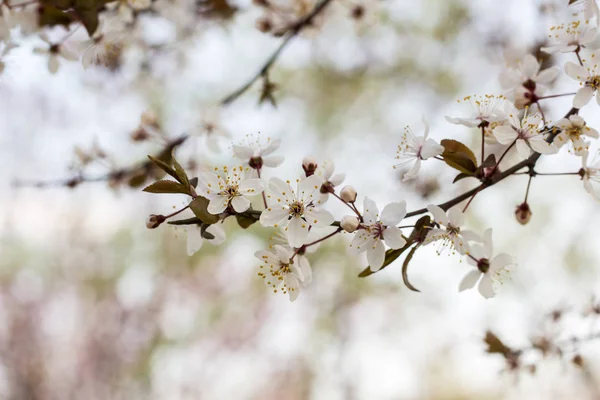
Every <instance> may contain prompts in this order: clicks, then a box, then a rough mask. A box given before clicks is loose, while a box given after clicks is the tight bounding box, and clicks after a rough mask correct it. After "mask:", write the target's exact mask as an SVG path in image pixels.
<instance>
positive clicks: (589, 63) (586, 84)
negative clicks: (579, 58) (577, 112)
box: [565, 54, 600, 109]
mask: <svg viewBox="0 0 600 400" xmlns="http://www.w3.org/2000/svg"><path fill="white" fill-rule="evenodd" d="M565 72H566V73H567V75H569V77H571V78H572V79H575V80H576V81H578V82H579V84H580V85H581V88H580V89H579V90H578V91H577V94H575V97H573V107H575V108H579V109H580V108H582V107H583V106H585V105H586V104H587V103H589V102H590V100H592V97H594V94H595V95H596V102H597V103H598V104H600V90H599V89H600V66H599V65H598V63H597V61H596V55H595V54H592V55H591V56H590V57H589V58H588V59H584V60H583V66H581V65H579V64H575V63H574V62H571V61H569V62H567V63H566V64H565Z"/></svg>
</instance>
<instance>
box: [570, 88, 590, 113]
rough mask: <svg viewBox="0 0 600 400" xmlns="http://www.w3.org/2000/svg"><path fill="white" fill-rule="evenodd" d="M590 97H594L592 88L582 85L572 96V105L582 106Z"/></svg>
mask: <svg viewBox="0 0 600 400" xmlns="http://www.w3.org/2000/svg"><path fill="white" fill-rule="evenodd" d="M592 97H594V89H592V88H591V87H589V86H584V87H582V88H581V89H579V90H578V91H577V94H576V95H575V97H573V107H575V108H582V107H583V106H585V105H586V104H587V103H589V102H590V100H591V99H592Z"/></svg>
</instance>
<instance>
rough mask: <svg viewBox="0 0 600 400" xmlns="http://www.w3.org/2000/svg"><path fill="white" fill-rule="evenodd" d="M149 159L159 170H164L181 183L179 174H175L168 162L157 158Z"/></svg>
mask: <svg viewBox="0 0 600 400" xmlns="http://www.w3.org/2000/svg"><path fill="white" fill-rule="evenodd" d="M148 158H149V159H150V161H152V162H153V163H154V165H156V166H157V167H158V168H160V169H162V170H163V171H165V172H166V173H167V174H169V175H171V176H172V177H173V178H175V179H177V180H178V181H179V178H178V177H177V172H175V170H174V169H173V168H172V167H171V166H170V165H169V164H168V163H166V162H164V161H163V160H161V159H159V158H156V157H152V156H148Z"/></svg>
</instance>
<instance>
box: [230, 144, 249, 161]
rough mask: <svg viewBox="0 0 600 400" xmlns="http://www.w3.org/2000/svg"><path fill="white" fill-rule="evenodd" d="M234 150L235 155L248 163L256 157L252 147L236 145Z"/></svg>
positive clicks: (233, 147)
mask: <svg viewBox="0 0 600 400" xmlns="http://www.w3.org/2000/svg"><path fill="white" fill-rule="evenodd" d="M232 149H233V155H234V156H235V157H237V158H239V159H240V160H244V161H248V160H250V159H251V158H252V157H254V150H253V149H252V148H251V147H248V146H242V145H238V144H234V145H233V146H232Z"/></svg>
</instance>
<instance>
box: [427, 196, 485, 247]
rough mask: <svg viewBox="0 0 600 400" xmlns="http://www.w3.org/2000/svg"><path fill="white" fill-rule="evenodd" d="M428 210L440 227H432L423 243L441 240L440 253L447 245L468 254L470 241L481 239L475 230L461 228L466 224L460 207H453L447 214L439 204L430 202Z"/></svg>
mask: <svg viewBox="0 0 600 400" xmlns="http://www.w3.org/2000/svg"><path fill="white" fill-rule="evenodd" d="M427 210H429V212H430V213H431V214H432V215H433V220H434V221H435V222H436V223H437V224H438V225H440V228H432V229H430V230H429V232H427V236H426V237H425V240H424V241H423V245H424V246H426V245H428V244H430V243H433V242H437V241H441V242H442V248H441V249H440V250H438V254H441V252H442V251H443V249H444V248H445V247H450V248H452V249H455V250H456V251H458V252H459V253H460V254H466V253H467V252H468V251H469V247H470V246H469V242H470V241H475V242H478V241H480V240H481V238H480V237H479V235H477V234H476V233H475V232H473V231H470V230H465V229H462V228H461V227H462V225H463V224H464V214H463V213H462V212H461V211H460V210H459V209H458V208H451V209H449V210H448V213H447V214H446V212H444V210H442V209H441V208H440V207H439V206H436V205H435V204H430V205H428V206H427Z"/></svg>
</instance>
